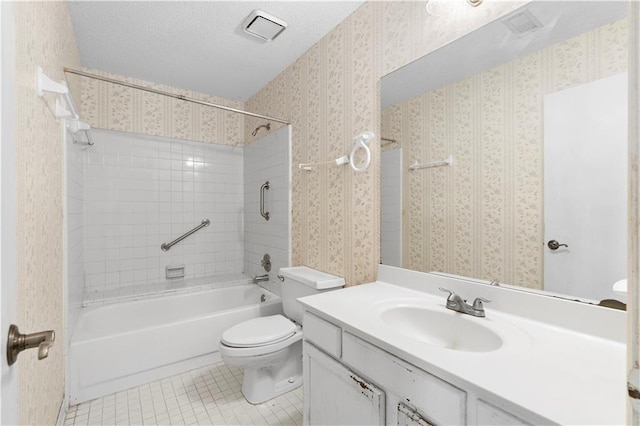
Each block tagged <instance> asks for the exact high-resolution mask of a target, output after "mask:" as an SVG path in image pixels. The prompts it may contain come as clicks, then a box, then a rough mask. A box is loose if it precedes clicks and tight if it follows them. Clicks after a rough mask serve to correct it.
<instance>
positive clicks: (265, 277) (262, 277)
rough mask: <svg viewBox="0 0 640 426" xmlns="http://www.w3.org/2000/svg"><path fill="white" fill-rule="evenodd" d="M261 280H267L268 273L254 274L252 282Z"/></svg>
mask: <svg viewBox="0 0 640 426" xmlns="http://www.w3.org/2000/svg"><path fill="white" fill-rule="evenodd" d="M261 281H269V274H264V275H256V276H254V277H253V283H254V284H258V283H259V282H261Z"/></svg>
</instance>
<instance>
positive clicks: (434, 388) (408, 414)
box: [303, 312, 530, 426]
mask: <svg viewBox="0 0 640 426" xmlns="http://www.w3.org/2000/svg"><path fill="white" fill-rule="evenodd" d="M308 325H311V327H308ZM325 346H326V348H327V349H325ZM303 353H304V355H303V366H304V423H305V424H306V425H345V424H353V425H357V424H366V425H383V424H386V425H407V426H409V425H411V426H427V425H445V424H446V425H464V424H483V425H488V424H491V425H527V424H530V423H528V422H526V421H524V420H521V419H520V418H519V417H518V416H516V415H513V414H511V413H509V412H507V411H505V410H503V409H502V408H499V407H498V406H497V405H493V404H491V403H489V402H486V401H484V400H483V399H482V398H481V397H480V395H478V393H477V392H476V391H472V390H469V391H467V390H465V389H462V388H461V387H459V386H456V385H453V384H451V383H448V382H447V381H445V380H442V379H441V378H439V377H437V376H435V375H433V374H431V373H429V372H427V371H424V370H422V369H419V368H417V367H415V366H414V365H412V364H410V363H408V362H406V361H404V360H402V359H400V358H398V357H396V356H394V355H392V354H390V353H388V352H386V351H384V350H382V349H380V348H379V347H377V346H375V345H373V344H371V343H369V342H367V341H365V340H364V339H362V338H360V337H358V336H356V335H355V334H352V333H351V332H349V331H348V330H343V329H342V328H341V327H339V326H337V325H335V324H332V323H331V322H330V321H328V320H326V319H323V318H320V317H318V316H317V315H314V314H313V313H310V312H305V316H304V350H303Z"/></svg>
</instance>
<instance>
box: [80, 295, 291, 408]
mask: <svg viewBox="0 0 640 426" xmlns="http://www.w3.org/2000/svg"><path fill="white" fill-rule="evenodd" d="M263 295H264V296H265V297H266V300H265V301H264V302H261V298H262V296H263ZM279 313H282V303H281V300H280V298H279V297H278V296H276V295H274V294H273V293H270V292H268V291H267V290H265V289H263V288H261V287H258V286H256V285H252V284H248V285H235V286H232V287H224V288H217V289H213V290H207V291H203V292H197V293H186V294H180V295H173V296H162V297H157V298H153V299H146V300H138V301H131V302H125V303H120V304H112V305H103V306H97V307H90V308H85V309H84V310H83V311H81V313H80V317H79V318H78V322H77V325H76V328H75V331H74V334H73V336H72V339H71V345H70V348H69V357H70V358H69V365H70V372H69V380H70V383H69V399H70V403H71V404H77V403H80V402H84V401H88V400H90V399H94V398H98V397H101V396H104V395H108V394H110V393H113V392H118V391H121V390H124V389H128V388H131V387H134V386H139V385H141V384H144V383H147V382H150V381H154V380H158V379H160V378H163V377H167V376H170V375H173V374H177V373H180V372H184V371H187V370H190V369H193V368H198V367H201V366H204V365H207V364H211V363H214V362H218V361H219V360H220V356H219V354H218V344H219V342H220V339H221V337H222V333H223V331H224V330H226V329H227V328H229V327H231V326H232V325H234V324H237V323H239V322H241V321H244V320H247V319H251V318H256V317H259V316H265V315H275V314H279Z"/></svg>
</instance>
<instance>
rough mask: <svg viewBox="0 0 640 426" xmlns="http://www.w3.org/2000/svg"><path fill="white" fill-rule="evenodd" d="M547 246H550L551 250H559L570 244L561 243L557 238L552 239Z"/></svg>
mask: <svg viewBox="0 0 640 426" xmlns="http://www.w3.org/2000/svg"><path fill="white" fill-rule="evenodd" d="M547 247H549V248H550V249H551V250H558V249H559V248H560V247H569V246H568V245H566V244H560V243H559V242H557V241H556V240H550V241H549V242H548V243H547Z"/></svg>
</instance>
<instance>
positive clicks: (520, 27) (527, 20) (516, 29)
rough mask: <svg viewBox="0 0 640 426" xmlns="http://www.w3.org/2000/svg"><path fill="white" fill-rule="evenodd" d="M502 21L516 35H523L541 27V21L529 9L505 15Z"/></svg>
mask: <svg viewBox="0 0 640 426" xmlns="http://www.w3.org/2000/svg"><path fill="white" fill-rule="evenodd" d="M502 23H503V24H505V25H506V26H507V28H509V30H511V32H512V33H514V34H515V35H517V36H518V37H524V36H526V35H527V34H531V33H532V32H534V31H537V30H539V29H540V28H542V26H543V25H542V23H541V22H540V20H538V18H536V17H535V16H534V15H533V13H531V12H530V11H529V10H527V9H524V10H521V11H519V12H516V13H514V14H513V15H510V16H507V17H506V18H504V19H503V20H502Z"/></svg>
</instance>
